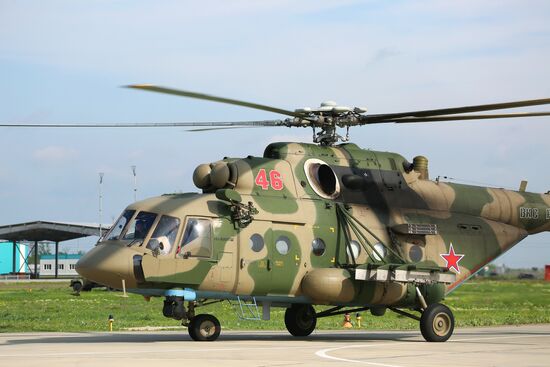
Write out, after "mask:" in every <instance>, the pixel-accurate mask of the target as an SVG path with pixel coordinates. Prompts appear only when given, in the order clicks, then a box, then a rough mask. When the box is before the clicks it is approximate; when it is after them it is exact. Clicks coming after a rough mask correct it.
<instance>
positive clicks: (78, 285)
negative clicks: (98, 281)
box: [73, 282, 82, 293]
mask: <svg viewBox="0 0 550 367" xmlns="http://www.w3.org/2000/svg"><path fill="white" fill-rule="evenodd" d="M81 290H82V283H80V282H73V291H75V292H76V293H78V292H80V291H81Z"/></svg>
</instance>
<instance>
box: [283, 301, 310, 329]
mask: <svg viewBox="0 0 550 367" xmlns="http://www.w3.org/2000/svg"><path fill="white" fill-rule="evenodd" d="M285 326H286V329H287V330H288V332H289V333H290V334H292V335H293V336H297V337H303V336H308V335H309V334H311V333H312V332H313V330H315V326H317V315H316V314H315V309H314V308H313V307H312V306H311V305H305V304H294V305H292V307H290V308H287V309H286V312H285Z"/></svg>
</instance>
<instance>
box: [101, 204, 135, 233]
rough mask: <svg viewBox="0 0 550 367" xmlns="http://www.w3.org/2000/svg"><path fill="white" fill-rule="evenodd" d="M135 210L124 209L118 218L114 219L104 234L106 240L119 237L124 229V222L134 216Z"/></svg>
mask: <svg viewBox="0 0 550 367" xmlns="http://www.w3.org/2000/svg"><path fill="white" fill-rule="evenodd" d="M135 212H136V211H135V210H125V211H124V212H123V213H122V215H121V216H120V218H118V220H117V221H116V223H115V225H114V226H113V227H112V228H111V230H110V231H109V233H107V235H106V236H105V238H106V239H107V240H118V239H119V237H120V234H121V233H122V231H123V230H124V227H126V224H128V222H129V221H130V219H131V218H132V217H133V216H134V213H135Z"/></svg>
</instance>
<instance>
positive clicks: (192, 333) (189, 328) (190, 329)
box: [187, 318, 197, 340]
mask: <svg viewBox="0 0 550 367" xmlns="http://www.w3.org/2000/svg"><path fill="white" fill-rule="evenodd" d="M194 320H195V318H192V319H191V320H189V325H187V332H188V333H189V336H190V337H191V339H193V340H197V336H196V334H195V326H194V324H193V321H194Z"/></svg>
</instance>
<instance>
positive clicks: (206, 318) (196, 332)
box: [187, 313, 222, 342]
mask: <svg viewBox="0 0 550 367" xmlns="http://www.w3.org/2000/svg"><path fill="white" fill-rule="evenodd" d="M187 330H188V331H189V336H190V337H191V339H193V340H195V341H207V342H211V341H214V340H216V339H218V337H219V336H220V332H221V331H222V327H221V325H220V322H219V321H218V319H217V318H216V317H215V316H213V315H209V314H206V313H203V314H200V315H197V316H195V317H193V318H192V319H191V321H190V322H189V325H188V326H187Z"/></svg>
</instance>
